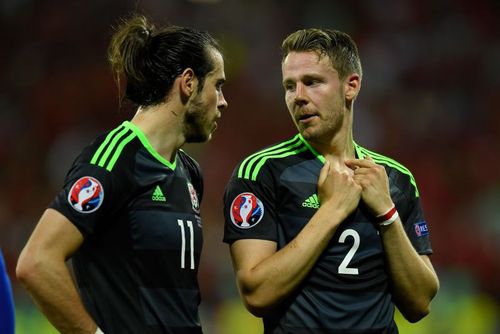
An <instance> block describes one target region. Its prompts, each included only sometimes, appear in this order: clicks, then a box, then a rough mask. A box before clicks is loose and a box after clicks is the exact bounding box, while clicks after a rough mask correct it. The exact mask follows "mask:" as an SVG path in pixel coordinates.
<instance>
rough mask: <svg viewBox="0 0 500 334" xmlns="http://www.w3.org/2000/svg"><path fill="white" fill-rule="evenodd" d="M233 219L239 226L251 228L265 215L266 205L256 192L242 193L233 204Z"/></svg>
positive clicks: (231, 213)
mask: <svg viewBox="0 0 500 334" xmlns="http://www.w3.org/2000/svg"><path fill="white" fill-rule="evenodd" d="M230 215H231V221H232V222H233V224H234V225H236V226H237V227H239V228H251V227H253V226H255V225H257V224H258V223H259V222H260V221H261V219H262V217H263V216H264V205H263V204H262V202H261V201H260V199H258V198H257V197H256V196H255V195H254V194H252V193H241V194H239V195H238V196H236V198H235V199H234V200H233V203H232V204H231V212H230Z"/></svg>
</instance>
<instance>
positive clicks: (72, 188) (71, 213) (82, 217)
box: [49, 163, 123, 237]
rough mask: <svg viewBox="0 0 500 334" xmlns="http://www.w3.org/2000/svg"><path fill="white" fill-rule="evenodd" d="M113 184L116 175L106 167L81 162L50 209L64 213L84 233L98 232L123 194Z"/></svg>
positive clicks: (71, 172) (68, 176) (67, 177)
mask: <svg viewBox="0 0 500 334" xmlns="http://www.w3.org/2000/svg"><path fill="white" fill-rule="evenodd" d="M114 192H115V193H119V190H118V189H117V187H116V186H114V184H113V175H112V174H111V173H110V172H108V171H107V170H106V169H104V168H101V167H99V166H96V165H92V164H88V163H77V164H75V165H73V167H72V168H71V169H70V171H69V172H68V174H67V176H66V179H65V181H64V186H63V188H62V189H61V191H60V192H59V193H58V194H57V195H56V197H55V198H54V200H53V201H52V203H51V204H50V205H49V207H50V208H52V209H55V210H57V211H59V212H60V213H62V214H63V215H64V216H65V217H66V218H68V220H70V221H71V223H73V224H74V225H75V226H76V227H77V228H78V229H79V230H80V232H82V234H83V235H84V236H85V237H87V236H88V235H91V234H93V233H95V231H96V230H97V229H98V228H99V224H106V223H107V222H108V221H109V220H108V219H106V218H107V217H109V216H110V213H111V212H112V211H113V209H114V208H117V207H118V206H119V204H118V203H117V202H118V200H119V199H120V197H123V193H122V196H117V195H116V194H114Z"/></svg>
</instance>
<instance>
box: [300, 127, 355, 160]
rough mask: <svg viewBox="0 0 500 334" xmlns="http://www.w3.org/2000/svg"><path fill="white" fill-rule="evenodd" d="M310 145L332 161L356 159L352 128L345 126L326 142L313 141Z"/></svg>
mask: <svg viewBox="0 0 500 334" xmlns="http://www.w3.org/2000/svg"><path fill="white" fill-rule="evenodd" d="M309 143H310V144H311V145H312V146H313V147H314V148H315V149H316V150H317V151H318V152H319V153H320V154H321V155H323V156H324V157H325V159H328V160H330V161H337V160H338V161H341V162H343V161H344V160H346V159H354V158H355V156H356V154H355V149H354V141H353V135H352V127H350V126H344V127H342V128H341V129H340V131H338V132H336V133H335V134H334V135H333V136H332V137H329V138H325V139H324V140H312V141H309Z"/></svg>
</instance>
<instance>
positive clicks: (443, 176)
mask: <svg viewBox="0 0 500 334" xmlns="http://www.w3.org/2000/svg"><path fill="white" fill-rule="evenodd" d="M135 11H138V12H140V13H144V14H146V15H147V16H149V17H151V18H153V20H154V21H155V22H156V23H157V24H158V25H162V24H166V23H170V24H176V25H185V26H191V27H194V28H198V29H203V30H208V31H209V32H211V33H212V34H213V35H214V36H216V37H217V38H218V39H219V40H220V41H221V43H222V45H223V47H224V49H225V56H226V75H227V84H226V85H225V86H224V88H223V90H224V94H225V96H226V99H227V100H228V102H229V108H228V110H227V111H226V112H224V114H223V117H222V120H221V121H220V122H219V128H218V129H217V132H216V134H215V136H214V138H213V140H212V141H210V142H209V143H207V144H199V145H198V144H197V145H189V146H186V147H185V150H186V151H188V152H189V153H190V154H191V155H193V156H194V157H195V158H197V159H198V160H199V162H200V163H201V166H202V168H203V170H204V177H205V185H206V187H205V189H206V191H205V195H204V199H203V205H202V216H203V222H204V233H205V234H204V237H205V245H204V254H203V256H202V263H201V267H200V275H199V278H200V283H201V287H202V297H203V301H202V304H201V308H202V321H203V325H204V327H205V333H207V334H219V333H221V334H224V333H227V334H239V333H242V334H246V333H259V332H260V330H261V326H260V322H259V319H256V318H254V317H252V316H250V315H249V314H248V313H247V312H246V311H245V309H244V308H243V306H242V304H241V302H240V300H239V297H238V294H237V290H236V287H235V281H234V274H233V271H232V267H231V261H230V258H229V252H228V247H227V245H225V244H223V243H222V230H223V216H222V194H223V191H224V186H225V183H226V181H227V180H228V178H229V176H230V174H231V172H232V170H233V168H234V166H235V165H236V164H237V163H238V162H239V161H240V160H241V159H242V158H243V157H244V156H246V155H247V154H249V153H251V152H253V151H255V150H257V149H259V148H261V147H263V146H267V145H270V144H272V143H275V142H277V141H280V140H282V139H285V138H287V137H289V136H291V135H292V134H294V133H295V129H294V126H293V125H292V121H291V120H290V118H289V116H288V113H287V110H286V106H285V103H284V94H283V89H282V87H281V69H280V60H281V54H280V45H281V41H282V39H283V38H284V37H285V36H286V35H287V34H289V33H290V32H292V31H295V30H297V29H299V28H304V27H325V28H334V29H340V30H343V31H345V32H347V33H349V34H350V35H351V36H352V37H353V38H354V40H355V41H356V42H357V44H358V47H359V51H360V54H361V59H362V63H363V66H364V79H363V85H362V90H361V94H360V96H359V98H358V100H357V102H356V104H355V107H354V122H355V126H354V131H355V132H354V135H355V139H356V141H357V142H358V143H359V144H361V145H363V146H365V147H367V148H368V149H371V150H375V151H377V152H380V153H383V154H384V155H388V156H391V157H393V158H395V159H396V160H398V161H399V162H401V163H403V164H404V165H405V166H406V167H408V168H409V169H410V170H411V171H412V172H413V174H414V176H415V178H416V180H417V184H418V186H419V190H420V193H421V198H422V201H423V206H424V210H425V213H426V218H427V221H428V223H429V226H430V233H431V241H432V244H433V249H434V255H433V256H432V261H433V263H434V266H435V268H436V270H437V272H438V275H439V277H440V280H441V290H440V291H439V294H438V295H437V297H436V299H435V300H434V302H433V305H432V312H431V315H429V316H428V317H427V318H426V319H424V320H423V321H421V322H420V323H418V324H409V323H407V322H406V321H405V320H403V319H402V318H401V317H400V316H399V315H398V316H397V319H398V324H399V326H400V330H401V332H402V333H431V334H432V333H436V334H437V333H439V334H444V333H446V334H448V333H452V334H454V333H459V334H460V333H464V334H466V333H467V334H468V333H473V334H482V333H488V334H489V333H500V320H499V319H500V260H499V253H500V243H499V242H498V240H500V131H499V130H498V127H499V126H500V112H499V111H500V110H499V109H500V19H499V18H500V2H498V1H496V0H491V1H489V0H474V1H469V0H456V1H455V0H437V1H432V0H423V1H422V0H360V1H340V0H339V1H334V0H309V1H284V0H282V1H279V0H267V1H266V0H252V1H251V0H244V1H237V0H191V1H188V0H136V1H128V0H108V1H100V0H86V1H66V0H2V1H0V37H1V43H0V44H1V51H0V60H1V61H0V73H1V75H0V143H1V145H0V163H1V165H0V247H1V249H2V250H3V252H4V256H5V260H6V263H7V266H8V269H9V275H10V277H11V280H12V283H13V290H14V296H15V302H16V328H17V333H21V334H22V333H29V334H31V333H36V334H39V333H41V334H49V333H55V332H56V331H55V330H54V329H53V328H52V327H51V325H50V324H49V323H47V321H46V320H45V319H44V317H43V316H42V315H41V314H40V312H39V311H38V310H37V309H36V308H35V307H34V304H33V302H32V301H31V299H30V298H29V297H28V295H27V294H26V292H25V291H24V290H23V288H22V287H21V286H20V285H19V283H18V282H17V281H16V279H15V265H16V261H17V258H18V255H19V252H20V251H21V249H22V247H23V246H24V244H25V242H26V241H27V238H28V237H29V235H30V233H31V231H32V229H33V228H34V226H35V224H36V222H37V220H38V218H39V216H40V214H41V213H42V212H43V210H44V209H45V207H46V206H47V205H48V203H49V202H50V201H51V200H52V198H53V196H54V195H55V193H56V192H57V191H58V190H59V189H60V187H61V186H62V182H63V179H64V175H65V173H66V171H67V169H68V167H69V166H70V164H71V162H72V160H73V159H74V157H75V156H76V154H77V153H79V151H80V149H81V148H82V147H83V146H84V145H86V144H87V143H89V142H90V141H91V140H92V139H93V138H94V137H95V135H97V134H99V133H101V132H103V131H106V130H108V129H110V128H112V127H114V126H116V125H117V124H118V123H121V122H122V121H123V120H125V119H130V118H131V117H132V115H133V110H126V108H125V109H121V110H120V109H119V107H118V95H117V90H116V87H115V84H114V82H113V79H112V75H111V72H110V70H109V66H108V63H107V60H106V48H107V45H108V42H109V39H110V36H111V34H112V27H113V26H116V25H117V24H118V23H119V19H120V18H123V17H126V16H128V15H129V14H130V13H132V12H135ZM418 284H419V282H415V285H418Z"/></svg>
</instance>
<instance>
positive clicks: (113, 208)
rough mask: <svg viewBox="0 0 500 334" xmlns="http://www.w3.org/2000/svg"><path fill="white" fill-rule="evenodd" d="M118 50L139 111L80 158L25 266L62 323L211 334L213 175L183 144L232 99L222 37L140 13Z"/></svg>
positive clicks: (39, 297) (199, 136)
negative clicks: (208, 193)
mask: <svg viewBox="0 0 500 334" xmlns="http://www.w3.org/2000/svg"><path fill="white" fill-rule="evenodd" d="M109 57H110V62H111V65H112V68H113V70H114V73H115V75H116V78H117V79H118V80H117V81H118V86H120V79H124V80H125V82H126V90H125V98H127V99H129V100H130V101H132V102H133V103H134V104H136V105H138V109H137V112H136V114H135V116H134V117H133V118H132V120H131V121H125V122H124V123H123V124H121V125H119V126H118V127H116V128H115V129H114V130H112V131H110V132H108V133H105V134H104V135H102V136H100V137H98V138H97V139H95V141H94V142H93V143H91V144H90V145H89V146H88V147H86V148H84V149H83V151H82V152H81V153H80V155H79V156H78V157H77V158H76V160H75V161H74V163H73V165H72V167H71V169H70V170H69V172H68V174H67V176H66V180H65V182H64V187H63V189H62V190H61V192H60V193H59V194H58V195H57V196H56V197H55V199H54V201H53V202H52V204H50V207H49V208H48V209H47V210H46V211H45V212H44V214H43V215H42V217H41V219H40V221H39V223H38V225H37V226H36V228H35V230H34V231H33V234H32V235H31V237H30V239H29V241H28V242H27V244H26V246H25V248H24V249H23V251H22V253H21V256H20V258H19V262H18V265H17V276H18V278H19V279H20V281H21V282H22V283H23V284H24V285H25V286H26V288H27V290H28V291H29V293H30V294H31V295H32V297H33V298H34V300H35V303H36V304H37V306H38V307H39V308H40V309H41V310H42V312H43V313H44V314H45V315H46V316H47V318H48V319H49V320H50V321H51V322H52V324H53V325H54V326H55V327H56V328H57V329H58V330H59V331H60V332H62V333H72V334H77V333H87V334H94V333H106V334H112V333H115V334H125V333H134V334H137V333H183V334H186V333H193V334H194V333H202V329H201V324H200V320H199V315H198V306H199V303H200V292H199V287H198V281H197V273H198V264H199V260H200V252H201V249H202V241H203V238H202V222H201V218H200V201H201V199H202V193H203V180H202V175H201V171H200V168H199V166H198V164H197V162H196V161H195V160H193V159H192V158H191V157H190V156H188V155H187V154H186V153H185V152H183V151H182V150H181V146H182V145H183V144H184V143H186V142H188V143H189V142H204V141H207V140H209V139H210V138H211V136H212V132H213V131H214V130H215V129H216V126H217V124H216V121H217V119H219V118H220V117H221V112H222V111H223V110H224V109H225V108H226V107H227V102H226V101H225V99H224V95H223V94H222V90H221V87H222V84H223V83H224V81H225V73H224V60H223V56H222V53H221V50H220V47H219V45H218V43H217V42H216V41H215V40H214V39H213V38H212V37H211V36H210V35H209V34H208V33H205V32H200V31H197V30H194V29H191V28H185V27H177V26H166V27H162V28H158V29H157V28H155V27H154V26H153V25H152V24H150V23H149V22H148V20H147V19H146V18H145V17H142V16H134V17H132V18H130V19H129V20H127V21H125V22H123V24H122V25H121V26H120V27H119V28H118V30H117V31H116V32H115V34H114V36H113V38H112V41H111V43H110V47H109ZM69 258H72V260H73V267H74V272H75V277H76V282H77V286H78V291H77V288H76V286H75V285H74V284H73V282H72V279H71V276H70V272H69V271H68V268H67V267H66V265H65V261H66V260H68V259H69Z"/></svg>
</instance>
